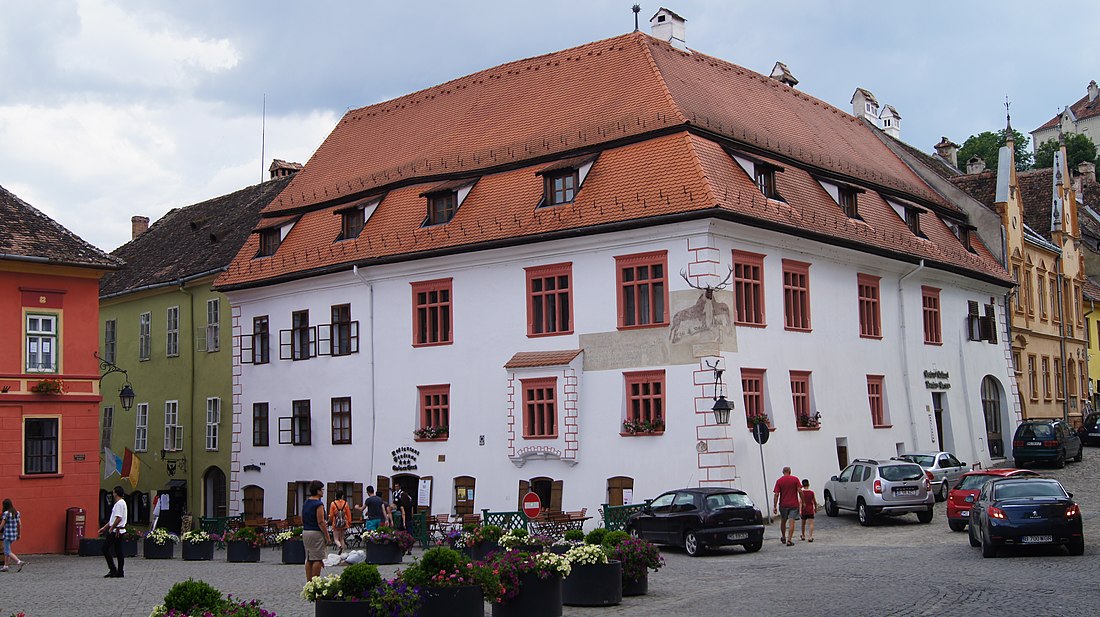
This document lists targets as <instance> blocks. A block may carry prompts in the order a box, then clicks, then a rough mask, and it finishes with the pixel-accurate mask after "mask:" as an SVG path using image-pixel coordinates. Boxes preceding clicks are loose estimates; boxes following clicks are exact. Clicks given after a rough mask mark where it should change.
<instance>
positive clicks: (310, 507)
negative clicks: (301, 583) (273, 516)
mask: <svg viewBox="0 0 1100 617" xmlns="http://www.w3.org/2000/svg"><path fill="white" fill-rule="evenodd" d="M324 490H325V485H324V483H322V482H321V481H320V480H314V481H312V482H310V483H309V497H307V498H306V501H305V503H304V504H302V544H304V545H305V548H306V581H307V582H308V581H311V580H313V577H315V576H321V568H323V567H325V548H326V547H327V546H328V545H329V544H331V543H332V540H331V539H330V538H329V535H328V523H327V521H325V503H324V502H323V501H321V493H322V492H324Z"/></svg>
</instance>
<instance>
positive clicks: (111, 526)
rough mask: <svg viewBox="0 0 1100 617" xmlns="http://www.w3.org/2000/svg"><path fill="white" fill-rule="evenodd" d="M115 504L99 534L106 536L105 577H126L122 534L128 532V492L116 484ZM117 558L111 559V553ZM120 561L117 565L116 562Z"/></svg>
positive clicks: (104, 549) (104, 548) (104, 553)
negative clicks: (106, 569)
mask: <svg viewBox="0 0 1100 617" xmlns="http://www.w3.org/2000/svg"><path fill="white" fill-rule="evenodd" d="M113 496H114V500H115V505H114V506H112V507H111V515H110V517H108V519H107V524H106V525H104V526H102V527H100V528H99V535H101V536H104V538H105V540H104V542H103V557H104V558H105V559H106V560H107V568H108V572H107V574H104V575H103V578H125V574H126V572H125V568H126V556H125V555H123V554H122V553H123V551H122V534H124V533H126V521H127V520H128V519H129V517H130V512H129V509H128V508H127V507H126V499H125V497H126V493H125V492H124V491H123V490H122V487H121V486H116V487H115V490H114V493H113ZM112 552H113V553H114V556H115V559H114V560H112V559H111V553H112ZM116 561H117V562H118V564H117V565H116V564H115V562H116Z"/></svg>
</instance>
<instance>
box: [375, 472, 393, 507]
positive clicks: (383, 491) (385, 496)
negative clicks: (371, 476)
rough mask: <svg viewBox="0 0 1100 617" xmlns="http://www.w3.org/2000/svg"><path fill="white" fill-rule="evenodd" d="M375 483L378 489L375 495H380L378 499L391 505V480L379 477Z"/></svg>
mask: <svg viewBox="0 0 1100 617" xmlns="http://www.w3.org/2000/svg"><path fill="white" fill-rule="evenodd" d="M375 482H376V484H375V488H376V489H378V490H377V491H375V493H374V494H375V495H378V498H379V499H381V500H382V501H383V502H385V503H389V502H390V479H389V478H388V477H386V476H378V478H377V479H376V480H375Z"/></svg>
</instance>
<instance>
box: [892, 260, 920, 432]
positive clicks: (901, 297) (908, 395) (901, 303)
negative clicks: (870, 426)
mask: <svg viewBox="0 0 1100 617" xmlns="http://www.w3.org/2000/svg"><path fill="white" fill-rule="evenodd" d="M923 269H924V260H923V259H922V260H920V264H918V265H917V267H916V268H913V269H912V270H910V271H909V272H907V273H905V274H904V275H902V277H901V278H900V279H898V307H899V309H898V310H899V311H900V313H901V340H902V353H901V370H902V373H904V374H905V379H903V380H902V382H903V383H904V384H905V399H906V400H907V401H908V402H909V432H910V434H911V436H912V439H913V449H914V450H917V449H920V445H919V444H918V443H917V418H916V415H915V414H916V410H915V409H914V408H913V387H912V384H910V382H911V381H912V379H911V377H910V375H909V345H908V337H906V327H905V293H904V290H903V285H904V283H905V279H907V278H909V277H911V276H913V275H914V274H916V273H918V272H920V271H921V270H923Z"/></svg>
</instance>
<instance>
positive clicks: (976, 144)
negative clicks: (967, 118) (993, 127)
mask: <svg viewBox="0 0 1100 617" xmlns="http://www.w3.org/2000/svg"><path fill="white" fill-rule="evenodd" d="M1012 136H1013V139H1015V141H1016V144H1015V147H1014V150H1015V153H1016V170H1017V171H1023V170H1025V169H1028V168H1030V167H1031V152H1029V151H1028V147H1027V146H1028V143H1029V142H1030V140H1029V139H1028V138H1027V137H1025V136H1024V134H1023V133H1021V132H1020V131H1017V130H1016V129H1012ZM1003 145H1005V132H1004V131H997V132H996V133H994V132H993V131H985V132H983V133H979V134H977V135H971V136H970V137H968V138H967V139H966V141H965V142H964V143H963V145H962V147H961V148H959V166H960V168H961V169H962V170H963V171H966V162H967V161H969V160H970V159H971V157H973V156H974V155H977V156H980V157H981V158H982V160H983V161H985V166H986V169H997V157H998V156H999V153H1000V150H1001V146H1003Z"/></svg>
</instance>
